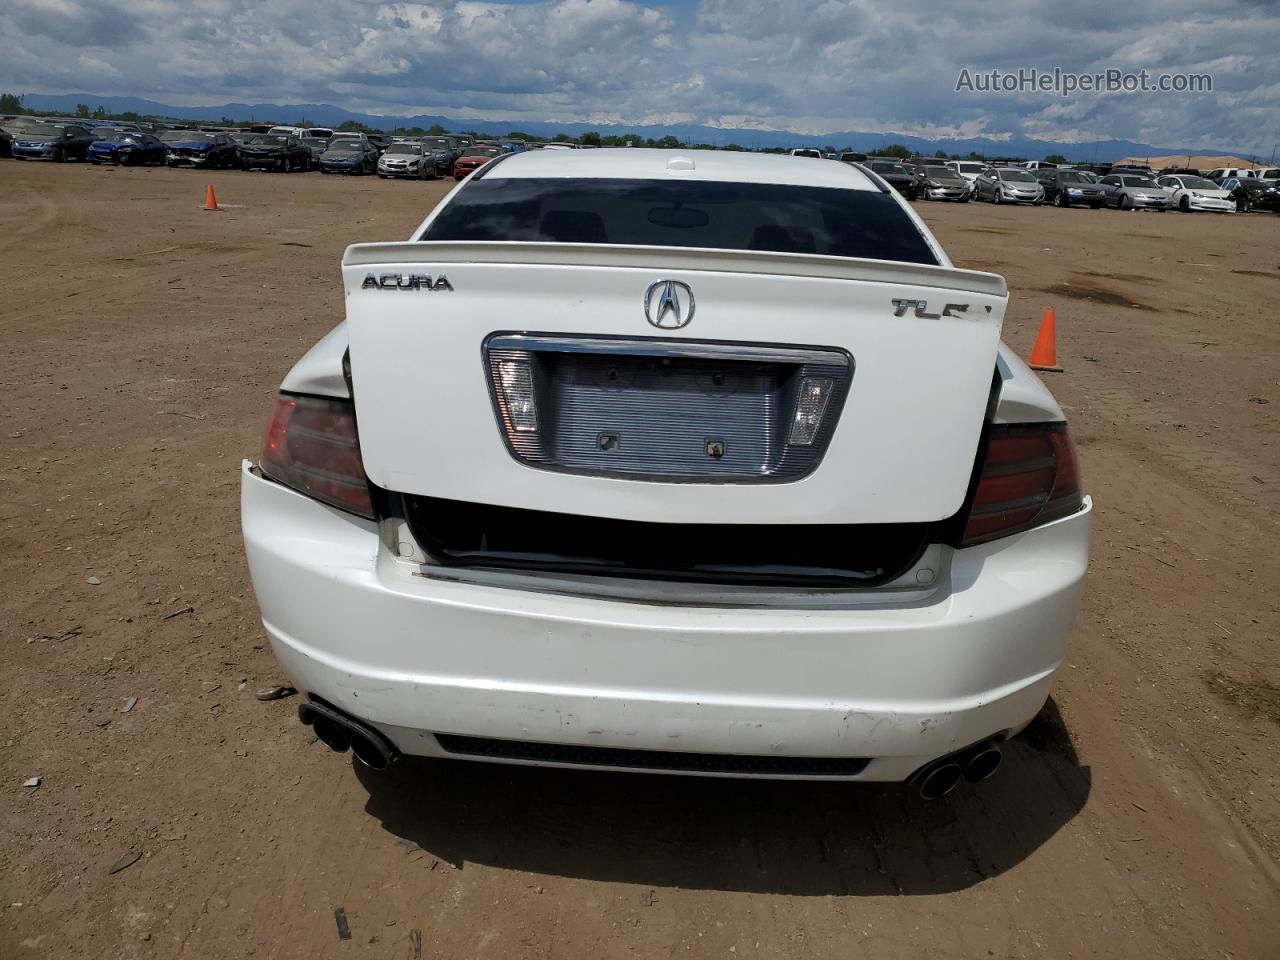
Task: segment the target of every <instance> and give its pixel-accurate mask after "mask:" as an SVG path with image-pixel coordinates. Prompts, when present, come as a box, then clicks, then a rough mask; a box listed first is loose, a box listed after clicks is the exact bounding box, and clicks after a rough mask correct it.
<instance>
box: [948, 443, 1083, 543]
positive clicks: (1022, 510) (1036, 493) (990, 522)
mask: <svg viewBox="0 0 1280 960" xmlns="http://www.w3.org/2000/svg"><path fill="white" fill-rule="evenodd" d="M1080 502H1081V501H1080V475H1079V472H1078V471H1077V469H1076V452H1075V448H1074V447H1073V446H1072V445H1071V437H1070V436H1069V435H1068V433H1067V426H1066V424H1064V423H1035V424H1000V425H996V426H994V427H992V428H991V434H990V437H989V439H988V443H987V450H986V455H985V457H984V459H983V461H982V470H981V473H980V474H979V476H978V485H977V489H976V490H975V491H974V496H973V504H972V506H971V507H970V508H969V518H968V522H967V523H966V524H965V528H964V537H963V539H962V542H961V544H960V545H961V546H964V547H968V546H972V545H973V544H975V543H984V542H986V541H988V540H994V539H996V538H997V537H1007V536H1009V535H1010V534H1012V533H1018V532H1019V531H1022V530H1027V529H1029V528H1031V527H1035V526H1039V525H1040V524H1044V523H1048V522H1049V521H1050V520H1056V519H1058V518H1059V517H1065V516H1067V515H1069V514H1071V513H1074V512H1075V511H1077V510H1079V509H1080Z"/></svg>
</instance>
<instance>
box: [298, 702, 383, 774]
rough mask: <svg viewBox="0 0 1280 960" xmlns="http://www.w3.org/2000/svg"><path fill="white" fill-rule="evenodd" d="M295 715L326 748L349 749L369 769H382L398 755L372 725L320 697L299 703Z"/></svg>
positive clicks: (345, 750) (341, 751)
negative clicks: (314, 733) (347, 713)
mask: <svg viewBox="0 0 1280 960" xmlns="http://www.w3.org/2000/svg"><path fill="white" fill-rule="evenodd" d="M298 719H299V720H301V721H302V722H303V723H305V724H306V725H307V726H309V727H311V729H312V730H314V731H315V732H316V736H317V737H318V738H319V739H320V742H321V743H323V744H324V745H325V746H327V747H328V748H329V749H330V750H333V751H334V752H335V753H346V752H347V750H350V751H351V752H352V754H354V755H355V758H356V759H357V760H359V761H360V762H361V763H363V764H364V765H365V766H366V767H368V768H369V769H370V770H385V769H387V767H389V766H391V764H392V763H393V762H394V761H395V759H396V758H397V757H398V756H399V753H398V751H397V750H396V748H395V747H394V746H392V745H391V742H390V741H389V740H388V739H387V738H386V737H384V736H383V735H382V734H381V733H379V732H378V731H377V730H375V729H374V728H373V727H371V726H369V725H368V724H366V723H362V722H361V721H359V720H356V719H355V718H353V717H349V716H347V715H346V714H345V713H343V712H342V711H340V710H338V709H337V708H336V707H331V706H329V704H327V703H325V702H323V701H321V700H310V701H308V702H306V703H304V704H302V705H300V706H299V707H298Z"/></svg>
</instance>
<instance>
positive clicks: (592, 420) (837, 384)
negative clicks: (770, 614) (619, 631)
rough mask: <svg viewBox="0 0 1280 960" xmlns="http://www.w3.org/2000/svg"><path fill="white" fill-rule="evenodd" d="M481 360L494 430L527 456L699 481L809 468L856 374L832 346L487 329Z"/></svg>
mask: <svg viewBox="0 0 1280 960" xmlns="http://www.w3.org/2000/svg"><path fill="white" fill-rule="evenodd" d="M485 365H486V372H487V375H488V380H489V387H490V392H491V396H492V399H493V405H494V411H495V415H496V417H497V420H498V426H499V429H500V431H501V433H502V436H503V439H504V441H505V443H506V445H507V448H508V450H509V451H510V452H511V454H512V456H514V457H515V458H516V459H517V460H519V461H521V462H522V463H525V464H528V465H529V466H533V467H537V468H540V469H546V470H555V471H561V472H567V473H577V474H585V475H594V476H607V477H617V478H620V479H645V480H663V481H668V482H700V483H770V482H773V483H779V482H787V481H792V480H798V479H800V478H801V477H803V476H806V475H807V474H809V473H811V472H812V471H813V470H814V469H815V468H816V467H817V465H818V463H820V462H821V460H822V456H823V454H824V453H825V452H826V449H827V447H828V445H829V443H830V440H831V436H832V434H833V433H834V430H835V426H836V423H837V422H838V420H839V418H840V413H841V410H842V409H843V406H844V401H845V398H846V396H847V394H848V389H849V383H850V381H851V379H852V376H853V369H854V364H853V358H852V357H850V356H849V354H848V353H847V352H845V351H843V350H839V349H836V348H829V347H818V348H811V347H789V346H772V345H760V344H735V343H717V342H698V341H670V340H660V339H622V338H612V337H567V336H550V335H536V334H495V335H493V336H491V337H490V338H489V339H488V341H487V342H486V344H485ZM798 415H799V416H800V417H801V418H802V419H803V421H804V422H803V424H802V425H801V426H797V424H796V419H797V416H798Z"/></svg>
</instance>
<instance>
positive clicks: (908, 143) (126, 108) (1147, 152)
mask: <svg viewBox="0 0 1280 960" xmlns="http://www.w3.org/2000/svg"><path fill="white" fill-rule="evenodd" d="M81 103H83V104H86V105H88V106H89V108H90V109H95V108H97V107H99V106H101V107H103V108H105V109H106V110H107V111H108V112H109V113H128V112H133V113H137V114H140V115H144V116H153V117H171V118H181V119H184V120H202V121H205V122H215V123H216V122H218V121H220V120H222V119H223V118H229V119H232V120H235V121H237V122H240V121H249V120H257V121H263V122H271V123H283V124H294V123H299V124H301V122H303V121H305V123H306V124H307V125H311V126H324V127H336V126H338V125H340V124H342V123H344V122H346V121H355V122H357V123H362V124H365V125H367V126H369V127H373V128H375V129H380V130H390V129H393V128H395V127H421V128H423V129H427V128H430V127H432V126H434V125H436V124H439V125H440V126H442V127H444V128H445V129H446V130H458V131H462V130H466V131H477V132H481V133H486V134H492V135H498V134H503V135H505V134H507V133H510V132H512V131H516V130H519V131H523V132H525V133H529V134H532V135H534V136H545V137H550V136H555V135H556V134H568V135H569V136H574V137H576V136H579V135H581V134H583V133H586V132H588V131H592V130H594V131H596V132H598V133H600V134H601V135H604V136H608V135H611V134H613V135H623V134H638V135H639V136H641V137H645V138H653V139H661V138H662V137H666V136H673V137H675V138H676V139H677V140H680V141H681V142H688V143H710V144H715V145H717V146H725V145H727V144H731V143H736V144H739V145H741V146H744V147H754V148H761V147H804V146H819V147H820V146H824V145H831V146H834V147H836V148H838V149H843V148H846V147H847V148H850V149H852V150H860V151H865V152H873V151H875V150H876V149H877V148H879V147H883V146H885V145H886V144H889V143H900V144H902V145H903V146H904V147H906V148H907V149H909V150H911V151H912V152H913V153H921V154H931V153H934V152H935V151H937V150H944V151H946V152H947V153H958V154H968V153H971V152H972V153H977V154H979V155H981V156H999V157H1020V158H1024V159H1028V160H1039V159H1043V158H1044V157H1045V156H1047V155H1050V154H1062V155H1063V156H1065V157H1067V158H1068V159H1070V160H1075V161H1080V162H1093V161H1098V162H1114V161H1116V160H1119V159H1120V158H1122V157H1145V156H1153V157H1155V156H1169V155H1175V154H1203V153H1224V154H1225V153H1233V152H1235V151H1232V150H1230V149H1226V148H1224V149H1210V148H1207V147H1204V146H1200V147H1196V148H1194V149H1191V148H1185V147H1161V146H1153V145H1152V144H1148V143H1136V142H1134V141H1131V140H1097V141H1092V142H1087V143H1063V142H1058V141H1053V140H1037V139H1034V138H1031V137H1020V136H1010V137H1007V138H995V137H973V138H967V139H950V138H936V139H935V138H928V137H914V136H910V135H907V134H900V133H891V132H872V131H863V130H841V131H832V132H830V133H823V134H812V133H809V134H805V133H797V132H792V131H786V130H759V129H741V128H740V129H729V128H724V127H715V126H708V125H702V124H640V125H625V124H607V123H561V122H558V121H547V122H539V121H531V120H479V119H474V118H468V117H447V116H436V115H432V114H419V115H415V116H384V115H379V114H372V113H359V112H354V111H351V110H346V109H344V108H342V107H335V106H333V105H331V104H327V103H295V104H279V103H254V104H248V103H224V104H220V105H217V106H207V107H194V106H179V105H176V104H168V103H158V102H156V101H154V100H146V99H143V98H140V97H101V96H97V95H96V94H90V93H67V94H38V93H33V94H26V95H25V96H24V97H23V105H24V106H25V107H27V108H28V109H32V110H41V111H50V112H62V113H68V112H71V111H74V110H75V108H76V105H77V104H81Z"/></svg>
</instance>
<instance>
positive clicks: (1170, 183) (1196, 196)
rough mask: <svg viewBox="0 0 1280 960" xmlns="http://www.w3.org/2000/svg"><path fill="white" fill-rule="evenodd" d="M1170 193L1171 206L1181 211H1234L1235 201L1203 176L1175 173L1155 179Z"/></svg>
mask: <svg viewBox="0 0 1280 960" xmlns="http://www.w3.org/2000/svg"><path fill="white" fill-rule="evenodd" d="M1156 183H1158V184H1159V185H1160V186H1162V187H1164V188H1165V189H1166V190H1168V191H1169V192H1170V193H1171V194H1172V195H1173V197H1172V203H1173V206H1175V207H1177V208H1178V209H1179V210H1181V211H1182V212H1183V213H1188V212H1190V211H1192V210H1206V211H1210V212H1213V213H1235V212H1236V202H1235V201H1234V200H1232V199H1231V194H1229V193H1228V192H1227V191H1226V190H1223V189H1222V187H1221V186H1219V185H1218V184H1216V183H1214V182H1213V181H1212V180H1206V179H1205V178H1204V177H1195V176H1190V175H1187V174H1177V175H1171V176H1167V177H1161V178H1160V179H1159V180H1157V181H1156Z"/></svg>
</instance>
